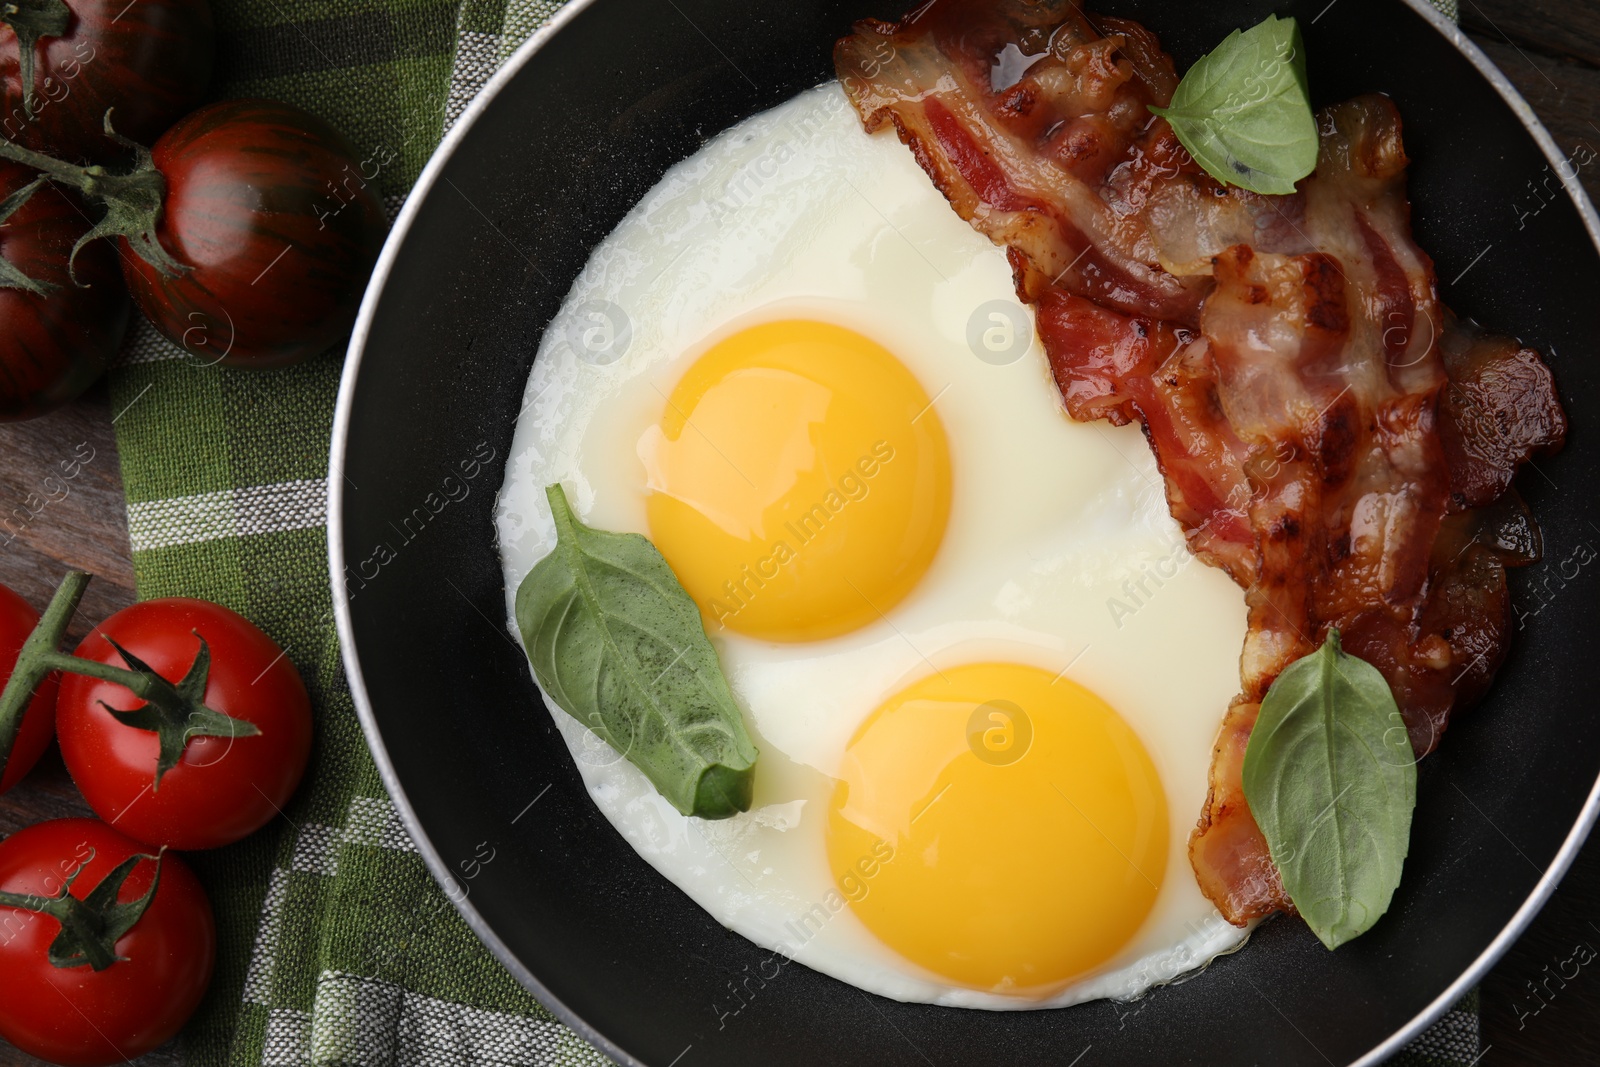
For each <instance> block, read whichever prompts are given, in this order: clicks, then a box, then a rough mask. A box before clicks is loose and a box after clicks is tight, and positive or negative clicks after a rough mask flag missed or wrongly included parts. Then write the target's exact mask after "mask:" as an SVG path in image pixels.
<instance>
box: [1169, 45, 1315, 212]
mask: <svg viewBox="0 0 1600 1067" xmlns="http://www.w3.org/2000/svg"><path fill="white" fill-rule="evenodd" d="M1150 110H1151V111H1154V112H1155V113H1156V114H1157V115H1160V116H1161V117H1162V118H1164V119H1166V120H1167V121H1168V122H1170V123H1171V124H1172V131H1173V132H1174V133H1176V134H1177V135H1178V140H1179V141H1181V142H1182V143H1183V147H1185V148H1187V149H1188V150H1189V154H1190V155H1192V156H1194V158H1195V162H1197V163H1199V164H1200V165H1201V166H1202V167H1204V168H1205V170H1206V173H1207V174H1209V175H1211V176H1212V177H1213V178H1215V179H1217V181H1219V182H1222V183H1224V184H1226V185H1237V186H1239V187H1240V188H1241V189H1249V190H1250V191H1251V192H1255V193H1292V192H1294V185H1295V182H1297V181H1299V180H1300V179H1301V178H1304V177H1305V176H1306V175H1308V174H1310V173H1311V172H1312V171H1313V170H1315V169H1316V167H1317V120H1316V116H1315V115H1313V114H1312V112H1311V95H1310V92H1309V90H1308V89H1307V84H1306V59H1305V45H1304V43H1303V42H1302V41H1301V39H1300V26H1299V24H1298V23H1297V22H1295V20H1294V19H1292V18H1290V19H1280V18H1278V17H1277V16H1276V15H1268V16H1267V17H1266V19H1265V20H1264V21H1262V22H1259V23H1257V24H1256V25H1254V26H1252V27H1250V29H1248V30H1244V31H1243V32H1241V31H1239V30H1234V31H1233V33H1231V34H1229V35H1228V37H1227V38H1226V39H1225V40H1224V41H1223V42H1222V43H1221V44H1220V45H1218V46H1217V47H1216V48H1215V49H1214V50H1213V51H1212V52H1211V53H1210V54H1209V55H1206V56H1203V57H1201V59H1200V60H1199V62H1197V63H1195V65H1194V66H1192V67H1190V68H1189V72H1188V73H1187V74H1185V75H1184V76H1183V80H1182V81H1180V82H1179V83H1178V88H1177V91H1176V92H1174V93H1173V94H1172V105H1171V106H1170V107H1165V108H1160V107H1152V108H1151V109H1150Z"/></svg>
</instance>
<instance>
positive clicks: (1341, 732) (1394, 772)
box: [1244, 630, 1417, 948]
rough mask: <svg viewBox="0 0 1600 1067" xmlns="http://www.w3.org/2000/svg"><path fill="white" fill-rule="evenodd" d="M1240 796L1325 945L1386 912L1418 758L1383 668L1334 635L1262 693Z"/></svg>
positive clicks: (1406, 844)
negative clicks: (1348, 649) (1346, 647)
mask: <svg viewBox="0 0 1600 1067" xmlns="http://www.w3.org/2000/svg"><path fill="white" fill-rule="evenodd" d="M1244 795H1245V799H1246V800H1247V801H1248V802H1249V804H1250V811H1251V812H1252V813H1253V814H1254V815H1255V817H1256V824H1257V825H1258V826H1260V827H1261V832H1262V833H1263V834H1265V835H1266V838H1267V848H1268V850H1269V851H1270V852H1271V854H1272V862H1273V863H1274V864H1275V865H1276V866H1277V868H1278V873H1279V874H1281V875H1282V876H1283V888H1284V889H1285V890H1286V891H1287V892H1288V894H1289V899H1290V900H1292V901H1293V902H1294V906H1295V909H1296V910H1297V911H1299V912H1300V914H1301V916H1302V917H1303V918H1304V919H1305V921H1306V925H1308V926H1310V927H1311V930H1312V932H1313V933H1315V934H1316V935H1317V937H1319V938H1320V939H1321V940H1322V943H1323V944H1324V945H1327V946H1328V947H1329V948H1338V947H1339V946H1340V945H1342V944H1344V943H1345V942H1346V941H1349V940H1350V939H1351V938H1353V937H1359V936H1360V935H1362V934H1364V933H1366V932H1367V931H1368V930H1370V929H1371V928H1372V924H1373V923H1375V922H1377V921H1378V919H1379V917H1380V916H1382V915H1383V913H1384V912H1385V911H1387V910H1388V909H1389V901H1390V899H1391V898H1392V897H1393V896H1394V890H1395V887H1396V886H1397V885H1399V884H1400V868H1401V867H1402V866H1403V865H1404V863H1405V858H1406V852H1407V851H1408V850H1409V848H1410V845H1411V809H1412V808H1413V807H1414V806H1415V805H1416V801H1417V765H1416V757H1415V755H1414V754H1413V753H1412V750H1411V741H1410V739H1409V738H1408V736H1407V734H1406V729H1405V721H1404V720H1403V719H1402V718H1401V717H1400V709H1399V708H1398V707H1397V706H1396V704H1395V701H1394V694H1392V693H1391V692H1390V691H1389V683H1388V682H1386V681H1384V679H1383V675H1381V674H1379V673H1378V670H1377V668H1376V667H1373V666H1372V665H1371V664H1369V663H1367V662H1366V661H1365V660H1361V659H1358V658H1356V657H1355V656H1348V655H1346V654H1345V653H1344V652H1343V650H1341V648H1340V647H1339V632H1338V631H1337V630H1334V631H1332V632H1331V633H1329V634H1328V640H1327V641H1326V642H1325V643H1324V644H1323V646H1322V647H1321V648H1320V649H1318V650H1317V651H1316V652H1313V653H1312V654H1311V655H1309V656H1305V657H1303V658H1301V659H1298V660H1296V661H1295V662H1294V663H1292V664H1290V665H1289V667H1288V668H1287V669H1286V670H1284V672H1283V673H1282V674H1280V675H1279V676H1278V680H1277V681H1276V682H1274V683H1273V684H1272V688H1271V689H1270V690H1269V691H1268V692H1267V698H1266V699H1265V700H1263V701H1262V702H1261V712H1260V714H1259V716H1258V717H1257V718H1256V725H1255V729H1253V730H1252V731H1251V732H1250V742H1249V744H1248V745H1247V746H1246V748H1245V752H1244Z"/></svg>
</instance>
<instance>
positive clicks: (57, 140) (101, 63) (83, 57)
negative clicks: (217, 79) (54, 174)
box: [0, 0, 215, 159]
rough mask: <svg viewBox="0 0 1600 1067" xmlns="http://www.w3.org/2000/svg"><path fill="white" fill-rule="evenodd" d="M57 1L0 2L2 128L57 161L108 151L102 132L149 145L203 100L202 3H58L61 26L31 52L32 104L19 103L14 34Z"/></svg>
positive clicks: (206, 70)
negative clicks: (111, 130) (63, 17)
mask: <svg viewBox="0 0 1600 1067" xmlns="http://www.w3.org/2000/svg"><path fill="white" fill-rule="evenodd" d="M56 2H58V0H4V2H3V3H0V8H5V9H11V10H8V11H5V12H4V13H0V104H3V105H4V111H3V112H0V134H4V136H5V137H7V138H9V139H10V140H13V141H16V142H17V143H19V144H23V145H26V146H28V147H30V148H36V149H39V150H40V151H44V152H49V153H51V154H52V155H56V156H60V157H62V158H65V159H76V158H80V157H95V158H100V157H104V156H106V155H107V154H109V153H111V152H114V151H116V149H115V147H114V146H113V145H112V144H111V143H110V142H109V141H107V140H106V139H105V135H104V134H103V133H102V132H101V131H102V129H103V123H104V119H105V113H106V109H107V108H115V109H116V115H115V117H114V122H115V124H116V129H117V132H118V133H120V134H122V135H123V136H125V137H131V138H133V139H134V140H135V141H138V142H140V143H141V144H149V143H150V142H151V141H153V140H155V139H156V138H157V137H159V136H161V134H162V133H164V132H165V131H166V129H167V128H168V127H169V126H171V125H172V124H173V123H174V122H176V121H178V119H180V118H182V117H183V115H184V113H185V112H187V111H189V110H190V109H192V108H194V107H196V106H197V105H198V104H199V103H200V101H201V100H202V99H204V97H205V92H206V86H207V85H208V84H209V83H210V81H211V65H212V57H213V52H214V51H215V49H214V46H213V38H214V34H213V30H212V24H211V6H210V4H209V3H208V2H207V0H134V2H132V3H130V2H129V0H64V2H65V3H66V6H67V8H68V9H69V10H70V12H71V17H70V19H69V20H68V21H67V25H66V32H65V33H64V34H62V35H61V36H59V37H43V38H41V39H40V40H39V41H38V43H37V44H35V45H34V48H33V98H34V99H33V109H34V114H33V115H31V116H30V115H29V114H28V111H27V110H26V109H25V108H24V107H23V93H22V73H21V70H20V69H19V68H20V64H19V62H18V60H19V58H20V56H19V51H18V41H17V35H16V33H14V32H13V31H12V29H11V27H10V25H8V24H9V23H12V22H14V21H16V20H18V19H26V18H28V17H30V16H32V17H33V18H39V17H41V16H43V15H44V14H45V13H46V12H47V11H48V9H49V7H50V6H51V5H52V4H53V3H56Z"/></svg>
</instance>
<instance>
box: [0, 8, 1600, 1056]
mask: <svg viewBox="0 0 1600 1067" xmlns="http://www.w3.org/2000/svg"><path fill="white" fill-rule="evenodd" d="M1461 22H1462V25H1463V26H1464V27H1466V28H1467V30H1468V31H1469V32H1471V34H1472V36H1473V37H1474V39H1475V40H1477V42H1478V43H1479V44H1480V45H1481V46H1482V47H1483V49H1484V50H1485V51H1486V52H1487V53H1488V54H1489V56H1490V58H1492V59H1493V60H1494V61H1495V62H1496V63H1497V64H1499V66H1500V68H1501V69H1502V70H1504V71H1505V72H1506V74H1507V75H1508V76H1509V77H1510V79H1511V80H1512V82H1513V83H1514V84H1515V85H1516V86H1517V88H1518V89H1519V90H1520V91H1521V92H1522V93H1523V95H1525V96H1526V97H1527V99H1528V102H1529V103H1530V104H1532V105H1533V108H1534V110H1535V111H1537V112H1538V113H1539V115H1540V117H1541V118H1542V119H1543V120H1544V122H1545V124H1546V125H1547V126H1548V127H1549V128H1550V130H1551V132H1552V134H1553V135H1554V136H1555V138H1556V140H1557V141H1558V142H1559V143H1560V144H1561V146H1562V147H1563V148H1564V149H1565V150H1566V151H1567V152H1568V153H1569V154H1570V153H1571V151H1572V150H1573V149H1574V148H1575V147H1576V146H1577V145H1579V144H1580V143H1581V144H1584V145H1587V146H1589V147H1590V148H1591V149H1594V150H1596V151H1597V152H1600V0H1461ZM1597 170H1600V168H1592V169H1590V170H1589V171H1587V172H1585V173H1584V174H1583V180H1584V182H1585V184H1586V185H1587V187H1588V189H1589V191H1590V195H1591V196H1594V197H1596V198H1597V199H1600V174H1597V173H1596V171H1597ZM114 417H115V413H114V412H113V411H111V409H110V406H109V402H108V400H107V398H106V394H105V391H104V389H103V388H98V389H95V390H93V391H91V392H90V393H89V394H88V395H87V396H86V397H84V398H83V399H82V400H80V401H78V402H77V403H76V404H74V405H72V406H71V407H70V408H68V409H66V410H64V411H61V412H57V413H55V414H53V415H50V416H47V417H45V418H42V419H38V420H35V421H33V422H29V423H22V424H15V425H0V583H4V584H5V585H8V586H10V587H11V588H13V589H15V590H16V591H17V592H19V593H21V594H22V595H23V596H25V597H27V598H28V599H29V600H30V601H32V602H33V603H34V605H35V606H37V607H42V606H43V605H44V603H45V602H46V601H47V600H48V599H49V596H50V592H51V590H52V589H53V588H54V586H55V583H56V581H57V580H58V579H59V577H60V575H61V573H62V572H63V571H65V570H66V569H68V568H70V567H78V568H82V569H85V570H88V571H90V572H92V573H93V574H95V575H96V576H97V577H96V579H95V582H94V584H93V585H91V586H90V590H89V594H88V596H87V597H85V599H84V604H83V608H82V610H81V611H80V612H79V615H78V619H77V621H76V623H75V625H74V628H73V631H72V634H71V637H72V639H73V640H76V639H77V638H78V637H81V636H82V634H83V633H84V632H85V631H86V630H87V628H88V626H89V624H90V623H91V622H93V621H97V620H99V619H101V618H104V617H105V616H106V615H108V614H110V613H111V612H113V611H115V610H116V609H117V608H120V607H122V606H124V605H126V604H129V603H132V601H133V569H132V565H131V563H130V562H129V549H128V532H127V522H126V517H125V514H124V511H123V502H122V482H121V477H120V475H119V472H118V469H117V460H116V447H115V442H114V437H113V428H112V420H113V418H114ZM85 449H92V450H93V459H92V460H90V461H89V462H88V463H87V464H86V465H85V466H84V469H83V471H82V473H81V474H80V475H79V476H78V477H77V478H75V479H71V480H70V481H69V480H64V479H63V478H62V477H61V468H60V464H61V463H62V462H63V461H64V460H67V459H69V458H73V456H74V453H75V452H76V455H77V457H78V458H81V457H82V456H83V455H84V454H85V451H84V450H85ZM87 814H89V812H88V808H87V807H86V806H85V805H84V804H83V802H82V800H81V799H80V798H79V796H78V794H77V791H76V790H75V789H74V787H73V785H72V782H71V780H70V779H69V778H68V776H67V773H66V770H65V768H64V767H63V766H62V765H61V760H60V758H59V756H57V755H56V754H55V753H54V751H52V752H51V753H50V754H49V755H47V756H46V757H45V759H44V761H43V762H42V764H41V765H40V767H39V768H38V769H37V770H36V771H34V773H33V774H32V775H30V776H29V778H28V780H27V781H26V782H25V783H24V784H23V785H22V786H20V787H18V788H17V789H15V790H13V791H12V793H10V794H8V795H6V796H4V797H0V835H4V834H9V833H10V832H12V831H13V830H15V829H17V828H19V827H22V826H26V825H28V824H30V823H34V822H37V821H40V820H42V819H51V818H61V817H65V816H76V815H87ZM1591 946H1592V947H1591ZM1586 947H1587V948H1589V951H1588V953H1587V955H1588V956H1594V955H1595V953H1596V951H1597V950H1600V837H1596V838H1594V839H1591V841H1590V842H1589V845H1588V846H1587V847H1586V848H1585V849H1584V851H1583V852H1582V853H1581V854H1580V856H1579V858H1578V861H1577V863H1576V864H1575V865H1574V867H1573V869H1572V871H1571V872H1570V873H1569V874H1568V876H1567V877H1566V879H1565V880H1564V881H1563V882H1562V884H1561V885H1560V886H1559V887H1558V888H1557V890H1556V893H1555V896H1554V897H1553V898H1552V899H1551V901H1550V903H1549V904H1548V905H1547V906H1546V907H1545V908H1544V910H1543V911H1542V912H1541V913H1540V914H1539V916H1538V917H1537V918H1536V919H1535V920H1534V923H1533V925H1532V926H1531V927H1530V928H1529V930H1528V931H1527V933H1526V934H1525V935H1524V936H1523V937H1522V938H1521V939H1520V940H1519V941H1518V943H1517V944H1516V945H1514V946H1513V947H1512V949H1511V951H1510V952H1508V953H1507V954H1506V956H1505V958H1504V959H1503V960H1502V961H1501V962H1500V964H1499V965H1498V966H1497V967H1496V968H1495V969H1494V970H1493V971H1492V972H1491V973H1490V975H1489V976H1488V978H1487V979H1486V980H1485V982H1484V983H1483V986H1482V1004H1483V1036H1484V1043H1485V1046H1486V1051H1485V1053H1484V1055H1483V1058H1482V1059H1481V1060H1480V1063H1481V1064H1482V1065H1483V1067H1545V1065H1563V1067H1564V1065H1568V1064H1571V1065H1587V1064H1596V1065H1600V958H1596V959H1595V960H1594V962H1592V963H1590V964H1588V965H1586V966H1578V965H1577V964H1576V963H1575V962H1574V961H1575V960H1582V959H1584V958H1586V957H1585V954H1584V953H1583V952H1582V951H1581V950H1582V949H1583V948H1586ZM1575 954H1576V955H1575ZM1575 969H1576V972H1577V973H1576V974H1574V970H1575ZM0 995H3V991H0ZM137 1062H138V1063H139V1064H141V1065H143V1067H169V1065H177V1064H180V1063H181V1062H182V1058H181V1056H180V1055H179V1053H178V1051H177V1049H176V1048H173V1047H169V1048H166V1049H162V1050H160V1051H158V1052H156V1053H153V1054H152V1055H150V1056H147V1057H144V1058H143V1059H141V1060H139V1061H137ZM36 1063H38V1061H36V1060H34V1059H32V1058H30V1057H27V1056H24V1055H22V1054H20V1053H17V1052H16V1051H15V1050H11V1049H4V1048H0V1067H12V1065H25V1064H27V1065H31V1064H36Z"/></svg>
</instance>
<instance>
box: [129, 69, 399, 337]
mask: <svg viewBox="0 0 1600 1067" xmlns="http://www.w3.org/2000/svg"><path fill="white" fill-rule="evenodd" d="M151 157H152V159H153V161H154V164H155V168H156V170H158V171H159V172H160V173H161V174H162V176H163V177H164V178H165V179H166V182H167V195H166V207H165V211H164V212H163V214H162V217H161V221H160V224H159V225H158V227H157V228H156V237H157V239H158V240H159V241H160V243H161V246H162V247H163V248H165V249H166V250H167V252H168V253H170V254H171V256H172V257H173V258H175V259H176V260H177V261H178V262H179V263H181V264H184V265H185V266H186V267H188V268H189V269H187V270H183V271H180V272H178V273H175V274H170V275H169V274H164V273H163V272H162V271H161V270H160V269H159V268H157V267H156V266H154V265H152V264H150V263H149V262H147V261H146V260H144V259H143V258H141V257H140V256H138V255H137V254H135V252H134V251H133V248H132V246H130V245H129V243H128V241H127V240H126V239H125V238H119V239H118V243H119V245H120V247H121V249H122V253H123V255H122V270H123V275H124V277H126V278H127V281H128V288H129V289H130V290H132V292H133V296H134V299H135V300H137V301H138V302H139V307H140V308H141V309H142V310H143V311H144V313H145V314H146V315H147V316H149V318H150V321H151V322H153V323H155V325H156V328H157V329H159V330H160V331H161V332H162V333H163V334H165V335H166V336H167V337H168V338H169V339H171V340H172V341H173V343H175V344H177V345H179V346H180V347H182V348H185V349H187V350H188V351H189V352H190V353H191V354H192V355H194V356H195V357H197V358H199V359H202V360H205V361H206V362H221V363H228V364H232V365H235V366H251V367H270V366H277V365H280V364H284V363H292V362H294V361H296V360H300V359H304V358H305V357H306V356H309V355H312V354H314V353H317V352H320V351H322V350H324V349H326V348H328V347H329V346H331V345H332V344H334V343H335V342H336V341H338V340H340V339H341V338H342V337H344V335H345V334H346V333H347V332H348V331H349V329H350V324H351V323H352V322H354V321H355V315H356V308H357V306H358V305H359V304H360V302H361V292H362V290H363V289H364V288H365V287H366V283H367V276H368V275H369V274H371V273H372V264H373V262H374V261H375V260H376V259H377V257H378V249H379V248H380V247H381V246H382V244H383V236H384V230H385V224H384V218H383V208H382V207H381V205H380V204H379V202H378V197H377V194H376V193H375V192H374V191H373V189H372V188H371V186H370V185H369V180H370V178H372V177H375V176H376V173H377V171H376V169H374V168H375V166H376V164H374V162H373V161H372V160H368V161H366V162H365V163H363V162H362V161H361V160H360V159H359V157H358V156H357V155H356V152H355V150H354V149H353V148H351V146H350V144H349V142H347V141H346V140H345V139H344V138H343V137H342V136H340V134H339V133H338V132H337V131H335V130H334V129H333V128H332V127H331V126H329V125H328V124H327V123H325V122H323V121H322V120H321V119H319V118H317V117H315V116H313V115H309V114H307V113H306V112H304V111H301V110H300V109H299V108H295V107H291V106H289V105H288V104H280V103H277V102H274V101H271V100H227V101H223V102H222V103H219V104H212V105H210V106H208V107H205V108H202V109H200V110H199V111H196V112H195V113H194V114H192V115H190V116H189V117H187V118H185V119H184V120H183V121H182V122H180V123H178V125H176V126H174V127H173V128H172V129H171V130H169V131H168V132H167V133H166V134H165V135H164V136H163V137H162V138H161V139H160V140H159V141H157V142H156V144H155V146H154V148H153V149H151ZM364 171H365V172H366V173H365V175H364V174H363V172H364Z"/></svg>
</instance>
